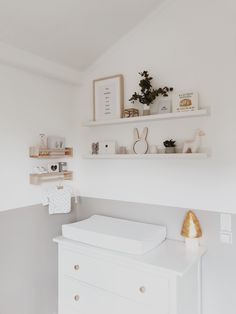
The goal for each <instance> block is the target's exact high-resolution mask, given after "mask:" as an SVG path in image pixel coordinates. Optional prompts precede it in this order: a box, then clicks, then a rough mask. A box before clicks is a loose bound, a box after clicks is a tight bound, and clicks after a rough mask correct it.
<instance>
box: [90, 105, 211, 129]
mask: <svg viewBox="0 0 236 314" xmlns="http://www.w3.org/2000/svg"><path fill="white" fill-rule="evenodd" d="M206 115H207V109H200V110H196V111H189V112H172V113H163V114H153V115H149V116H139V117H133V118H120V119H110V120H101V121H89V122H87V123H85V124H84V126H87V127H93V126H101V125H112V124H125V123H137V122H146V121H156V120H167V119H179V118H190V117H199V116H206Z"/></svg>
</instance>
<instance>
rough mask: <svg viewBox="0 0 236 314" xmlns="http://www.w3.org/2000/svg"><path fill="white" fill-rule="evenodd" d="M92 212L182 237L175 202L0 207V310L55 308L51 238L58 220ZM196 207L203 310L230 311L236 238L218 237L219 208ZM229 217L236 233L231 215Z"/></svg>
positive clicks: (235, 302) (22, 312)
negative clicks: (56, 208)
mask: <svg viewBox="0 0 236 314" xmlns="http://www.w3.org/2000/svg"><path fill="white" fill-rule="evenodd" d="M95 213H96V214H103V215H109V216H113V217H120V218H126V219H132V220H136V221H142V222H149V223H157V224H159V223H160V224H165V225H167V228H168V238H171V239H178V240H182V238H181V236H180V235H179V232H180V228H181V224H182V221H183V217H184V214H185V210H183V209H179V208H169V207H163V206H156V205H155V206H154V205H153V206H152V205H145V204H136V203H127V202H118V201H110V200H102V199H89V198H81V199H80V203H79V208H78V209H74V210H73V211H72V213H70V214H67V215H52V216H49V215H48V213H47V210H46V209H45V208H43V207H42V206H33V207H28V208H20V209H17V210H11V211H6V212H1V213H0V252H1V253H0V314H56V313H57V247H56V244H54V243H53V242H52V238H53V237H55V236H56V235H58V234H60V232H61V225H62V224H63V223H70V222H73V221H76V220H79V219H84V218H87V217H89V216H90V215H92V214H95ZM196 213H197V215H198V217H199V220H200V222H201V225H202V229H203V232H204V237H203V239H202V242H203V243H204V244H205V245H207V247H208V252H207V254H206V256H205V257H204V259H203V314H223V313H227V314H235V309H236V298H235V292H236V271H235V269H236V244H235V243H236V242H234V244H233V245H225V244H221V243H220V241H219V227H220V225H219V222H220V215H219V214H218V213H213V212H206V211H196ZM232 218H233V235H234V236H235V233H236V215H234V216H232ZM91 314H92V313H91ZM124 314H125V313H124Z"/></svg>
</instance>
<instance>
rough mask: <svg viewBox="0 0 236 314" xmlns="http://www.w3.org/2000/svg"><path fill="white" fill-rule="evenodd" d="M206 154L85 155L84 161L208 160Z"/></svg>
mask: <svg viewBox="0 0 236 314" xmlns="http://www.w3.org/2000/svg"><path fill="white" fill-rule="evenodd" d="M207 157H208V155H207V154H206V153H196V154H181V153H178V154H137V155H136V154H104V155H102V154H98V155H92V154H88V155H83V156H82V158H84V159H204V158H207Z"/></svg>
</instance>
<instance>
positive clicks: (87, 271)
mask: <svg viewBox="0 0 236 314" xmlns="http://www.w3.org/2000/svg"><path fill="white" fill-rule="evenodd" d="M59 254H60V256H59V272H60V274H63V275H67V276H70V277H72V278H74V279H77V280H79V281H80V282H84V283H87V284H89V285H92V286H95V287H98V288H102V289H105V290H107V291H109V292H113V293H115V294H117V295H119V296H122V297H125V298H129V299H131V300H133V301H135V302H138V303H140V304H149V305H155V306H157V307H158V309H161V312H160V313H168V304H169V281H168V278H167V277H164V276H160V275H157V274H153V273H149V272H143V271H139V270H136V269H132V268H128V267H123V266H121V265H119V264H116V263H111V262H106V261H103V260H101V259H99V258H97V259H95V258H93V257H89V256H85V255H82V254H78V253H75V252H72V251H69V250H66V249H62V250H60V253H59Z"/></svg>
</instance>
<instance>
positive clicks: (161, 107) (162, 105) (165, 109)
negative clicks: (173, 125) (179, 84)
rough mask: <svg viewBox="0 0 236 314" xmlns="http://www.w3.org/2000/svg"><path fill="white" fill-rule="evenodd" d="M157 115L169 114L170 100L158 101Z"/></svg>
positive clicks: (168, 98) (163, 98)
mask: <svg viewBox="0 0 236 314" xmlns="http://www.w3.org/2000/svg"><path fill="white" fill-rule="evenodd" d="M157 113H158V114H163V113H171V98H170V97H162V98H161V99H159V100H158V111H157Z"/></svg>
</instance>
